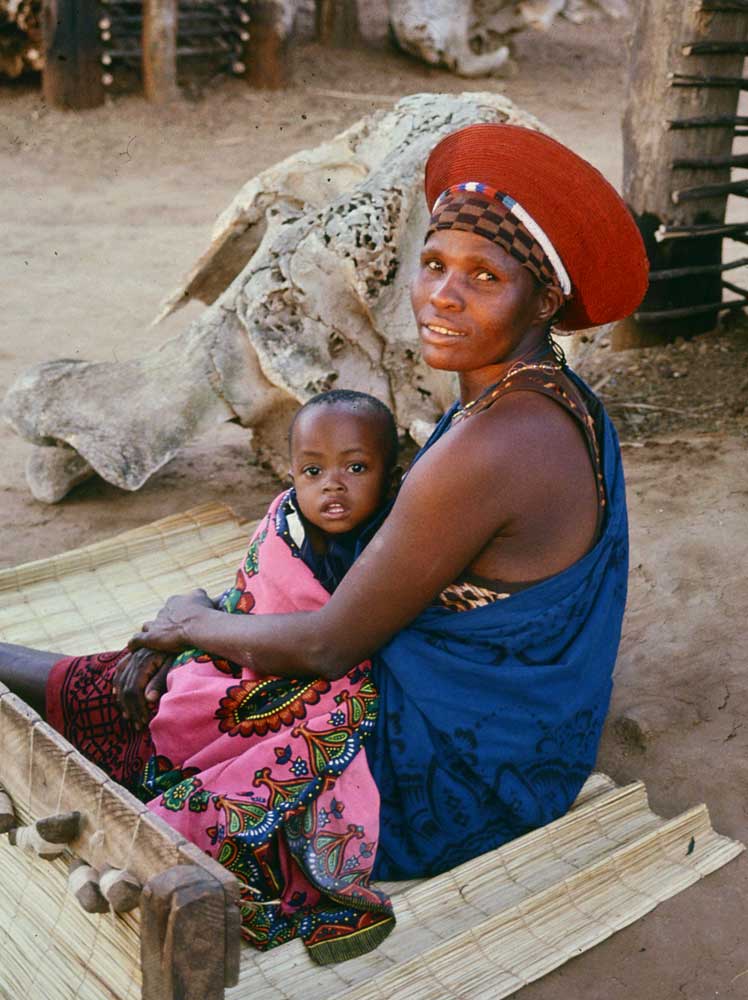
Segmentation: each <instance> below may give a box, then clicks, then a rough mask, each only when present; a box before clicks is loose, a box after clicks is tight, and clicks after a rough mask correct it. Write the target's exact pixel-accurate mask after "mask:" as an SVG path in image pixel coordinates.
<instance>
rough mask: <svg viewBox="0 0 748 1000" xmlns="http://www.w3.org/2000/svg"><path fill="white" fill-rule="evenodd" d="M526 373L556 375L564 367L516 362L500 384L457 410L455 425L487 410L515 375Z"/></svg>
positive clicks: (545, 363) (551, 364)
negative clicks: (500, 390)
mask: <svg viewBox="0 0 748 1000" xmlns="http://www.w3.org/2000/svg"><path fill="white" fill-rule="evenodd" d="M525 371H534V372H543V373H544V374H547V375H555V374H556V373H557V372H560V371H563V367H562V366H561V365H560V364H557V363H556V362H555V361H515V363H514V364H513V365H512V366H511V367H510V368H509V370H508V371H507V372H506V373H505V374H504V375H502V376H501V378H500V379H499V381H498V382H494V383H493V385H489V386H488V387H487V388H486V389H484V390H483V392H482V393H481V394H480V395H479V396H476V398H475V399H472V400H471V401H470V402H469V403H465V405H464V406H460V407H459V408H458V409H457V410H455V412H454V414H453V416H452V421H451V422H452V423H453V424H456V423H459V422H460V421H461V420H466V419H467V418H468V417H470V416H472V415H473V414H474V413H480V412H481V410H485V409H486V407H488V406H490V405H491V403H492V402H493V401H494V398H495V397H496V394H497V393H498V391H499V389H504V388H506V387H507V384H508V381H509V380H510V379H511V378H512V377H513V376H514V375H518V374H519V373H520V372H525ZM481 403H482V404H483V405H482V406H481V405H479V404H481Z"/></svg>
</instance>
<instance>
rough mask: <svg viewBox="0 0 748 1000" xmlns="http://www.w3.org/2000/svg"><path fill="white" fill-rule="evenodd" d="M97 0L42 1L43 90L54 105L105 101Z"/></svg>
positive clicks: (89, 104)
mask: <svg viewBox="0 0 748 1000" xmlns="http://www.w3.org/2000/svg"><path fill="white" fill-rule="evenodd" d="M97 15H98V5H97V0H43V3H42V39H43V44H44V54H45V55H44V71H43V74H42V92H43V94H44V100H45V101H46V102H47V104H49V105H51V106H52V107H55V108H69V109H71V110H76V111H77V110H83V109H85V108H95V107H98V106H99V105H100V104H103V103H104V96H105V90H104V85H103V83H102V82H101V45H100V41H99V27H98V16H97Z"/></svg>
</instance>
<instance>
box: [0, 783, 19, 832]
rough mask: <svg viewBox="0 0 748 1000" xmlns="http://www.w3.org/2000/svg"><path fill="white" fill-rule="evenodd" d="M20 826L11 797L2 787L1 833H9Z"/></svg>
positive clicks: (0, 787) (0, 788)
mask: <svg viewBox="0 0 748 1000" xmlns="http://www.w3.org/2000/svg"><path fill="white" fill-rule="evenodd" d="M15 826H18V821H17V820H16V814H15V811H14V809H13V802H12V800H11V797H10V795H8V793H7V792H6V791H5V789H4V788H3V786H2V785H0V833H7V832H8V830H12V829H13V827H15Z"/></svg>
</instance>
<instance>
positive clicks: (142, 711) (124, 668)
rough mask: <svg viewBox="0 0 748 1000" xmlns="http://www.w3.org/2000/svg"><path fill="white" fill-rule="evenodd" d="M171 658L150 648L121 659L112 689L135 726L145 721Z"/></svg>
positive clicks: (156, 702) (146, 722) (161, 691)
mask: <svg viewBox="0 0 748 1000" xmlns="http://www.w3.org/2000/svg"><path fill="white" fill-rule="evenodd" d="M173 664H174V657H173V656H171V655H170V654H168V653H161V652H158V651H157V650H153V649H139V650H138V651H137V652H135V653H128V654H127V655H126V656H124V657H123V658H122V660H121V661H120V663H119V666H118V667H117V671H116V673H115V675H114V683H113V686H112V687H113V691H114V695H115V697H116V698H117V700H118V701H119V704H120V707H121V709H122V714H123V716H124V717H125V718H126V719H129V720H130V722H132V724H133V726H134V727H135V728H136V729H142V728H143V727H144V726H146V725H147V724H148V718H149V714H150V711H151V709H153V708H155V707H156V705H157V704H158V700H159V698H160V697H161V694H162V693H163V691H165V690H166V677H167V675H168V673H169V671H170V670H171V668H172V666H173Z"/></svg>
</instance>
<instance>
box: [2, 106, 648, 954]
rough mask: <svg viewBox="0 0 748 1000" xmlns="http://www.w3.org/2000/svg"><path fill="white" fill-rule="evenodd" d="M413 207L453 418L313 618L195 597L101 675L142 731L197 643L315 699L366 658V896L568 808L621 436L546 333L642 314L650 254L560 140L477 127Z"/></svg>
mask: <svg viewBox="0 0 748 1000" xmlns="http://www.w3.org/2000/svg"><path fill="white" fill-rule="evenodd" d="M426 195H427V199H428V203H429V206H430V207H431V209H432V216H431V222H430V225H429V230H428V233H427V236H426V241H425V244H424V248H423V253H422V255H421V262H420V267H419V270H418V273H417V275H416V276H415V279H414V282H413V290H412V300H413V308H414V313H415V317H416V321H417V324H418V330H419V335H420V339H421V343H422V348H423V352H424V357H425V360H426V362H427V363H428V364H429V365H431V366H432V367H434V368H439V369H443V370H446V371H452V372H456V373H457V374H458V376H459V383H460V402H459V403H458V404H456V405H455V407H453V409H452V410H451V411H450V412H449V413H447V414H446V415H445V417H444V418H443V419H442V421H441V422H440V424H439V425H438V427H437V429H436V431H435V432H434V434H433V435H432V437H431V439H430V440H429V442H428V443H427V445H426V446H425V448H424V449H422V451H421V453H420V454H419V456H418V458H417V460H416V462H415V463H414V465H413V466H412V467H411V469H410V471H409V473H408V475H407V477H406V478H405V480H404V482H403V484H402V486H401V488H400V491H399V494H398V496H397V499H396V501H395V502H394V504H393V506H392V508H391V510H390V511H389V513H388V515H387V517H386V518H385V519H384V521H383V523H381V525H380V526H379V528H378V530H377V531H376V533H375V534H374V535H373V537H372V538H371V540H370V541H369V544H368V545H367V547H366V548H365V550H364V551H363V552H362V553H361V554H360V556H359V557H358V559H357V561H356V562H355V563H354V565H353V567H352V568H351V569H350V571H349V572H348V574H347V575H346V576H345V578H344V579H343V581H342V583H341V584H340V585H339V586H338V588H337V589H336V590H335V592H334V594H333V595H332V596H331V598H330V600H329V601H328V602H327V603H326V604H324V606H322V607H319V608H318V609H317V610H314V611H308V612H297V613H294V614H270V615H259V616H258V615H251V616H246V615H226V614H223V613H221V612H220V611H217V610H216V609H215V608H214V606H213V603H212V602H211V601H210V600H209V599H208V598H207V596H206V595H205V594H204V593H202V592H195V593H193V594H190V595H188V596H185V597H175V598H172V599H170V601H169V602H168V603H167V605H166V606H165V608H164V609H163V610H162V611H161V612H160V613H159V615H158V617H157V618H156V619H155V620H154V621H153V622H148V623H146V624H145V625H144V626H143V628H142V630H141V631H140V632H139V633H138V634H137V635H135V636H134V637H133V639H132V640H131V643H130V648H131V650H134V651H137V652H135V655H134V656H133V657H132V658H130V659H129V660H128V661H127V662H126V663H122V664H121V665H120V667H119V668H118V673H117V678H116V684H117V687H118V690H119V697H120V699H121V702H122V705H123V706H124V711H125V713H126V714H127V715H128V716H129V717H130V718H131V719H132V720H133V721H134V722H135V723H137V724H138V725H142V724H143V723H145V722H146V721H147V719H148V713H147V701H148V698H151V699H153V700H155V699H157V697H158V694H159V692H160V690H162V688H163V682H164V678H165V675H166V670H165V669H159V668H160V667H161V664H162V663H163V662H164V657H163V655H162V654H174V653H179V652H181V651H183V650H185V649H190V648H192V647H197V648H199V649H201V650H206V651H209V653H210V655H211V656H212V657H213V658H221V660H225V661H229V662H230V663H232V664H235V665H238V667H240V668H242V669H244V670H246V671H249V672H250V673H251V676H253V677H254V676H263V675H267V674H271V675H276V676H280V677H284V676H288V677H293V678H298V679H302V680H303V679H309V678H321V679H325V680H327V681H334V680H336V679H342V678H344V677H345V676H348V677H350V673H348V672H349V671H351V670H352V668H355V667H356V664H359V663H361V661H363V660H365V659H366V658H367V657H372V656H373V666H372V670H371V676H372V678H373V680H374V683H375V685H376V688H377V690H378V692H379V709H378V713H377V714H376V720H375V721H374V722H373V726H372V731H371V732H370V733H369V734H368V736H367V738H366V740H365V741H364V747H365V754H366V760H367V761H368V765H369V770H370V773H371V775H372V776H373V779H374V782H375V785H376V787H375V788H374V789H373V792H372V794H373V795H376V792H377V790H378V793H379V796H380V797H381V807H380V816H379V820H380V823H379V825H380V835H379V845H378V850H377V852H376V858H375V860H374V862H373V874H374V876H375V877H379V878H408V877H415V876H423V875H429V874H435V873H437V872H439V871H443V870H445V869H446V868H449V867H451V866H453V865H455V864H457V863H459V862H462V861H465V860H467V859H469V858H471V857H474V856H475V855H477V854H479V853H481V852H483V851H485V850H488V849H490V848H493V847H496V846H498V845H499V844H501V843H503V842H505V841H506V840H509V839H511V838H513V837H516V836H518V835H520V834H522V833H524V832H526V831H528V830H530V829H533V828H535V827H538V826H540V825H543V824H545V823H547V822H549V821H551V820H552V819H555V818H556V817H558V816H560V815H562V814H563V812H565V811H566V809H568V807H569V805H570V804H571V802H572V801H573V799H574V797H575V796H576V794H577V793H578V791H579V789H580V787H581V785H582V783H583V782H584V780H585V779H586V777H587V776H588V774H589V773H590V771H591V769H592V766H593V763H594V759H595V753H596V749H597V744H598V740H599V736H600V730H601V727H602V723H603V720H604V717H605V713H606V710H607V706H608V701H609V697H610V689H611V675H612V670H613V666H614V662H615V656H616V651H617V646H618V641H619V637H620V627H621V619H622V614H623V606H624V601H625V593H626V573H627V530H626V512H625V498H624V491H623V479H622V471H621V465H620V454H619V450H618V444H617V440H616V436H615V432H614V431H613V429H612V427H611V425H610V422H609V421H608V418H607V416H606V415H605V413H604V411H603V410H602V408H601V407H600V404H599V403H598V402H597V400H596V399H595V398H594V396H592V394H591V393H590V392H589V390H588V389H587V388H586V387H585V386H584V385H583V384H582V383H581V382H580V381H579V379H578V378H576V376H574V375H573V373H572V372H571V371H570V370H569V369H568V368H567V367H566V366H565V363H564V362H563V361H562V360H561V359H560V358H557V357H556V356H555V352H554V349H553V347H552V342H551V340H550V328H551V324H555V325H557V326H559V327H561V328H565V329H569V330H573V329H579V328H584V327H589V326H592V325H597V324H600V323H604V322H609V321H612V320H615V319H619V318H622V317H623V316H625V315H627V314H628V313H630V312H631V311H632V310H633V309H634V308H635V307H636V306H637V304H638V303H639V301H640V300H641V298H642V296H643V294H644V291H645V289H646V275H647V264H646V258H645V255H644V251H643V247H642V243H641V239H640V238H639V235H638V232H637V230H636V228H635V226H634V224H633V222H632V220H631V218H630V216H629V214H628V212H627V210H626V208H625V206H624V204H623V202H622V201H621V200H620V198H619V197H618V195H617V194H616V193H615V192H614V190H613V189H612V188H611V187H610V185H609V184H608V183H607V182H606V181H605V180H604V178H602V176H601V175H600V174H599V173H598V172H597V171H596V170H594V168H592V167H591V166H590V165H589V164H587V163H586V162H585V161H583V160H581V159H580V158H579V157H577V156H576V155H575V154H574V153H572V152H571V151H570V150H568V149H566V148H565V147H563V146H561V145H560V144H558V143H556V142H555V141H554V140H552V139H549V138H548V137H547V136H544V135H541V134H540V133H537V132H534V131H530V130H527V129H523V128H519V127H516V126H507V125H490V124H482V125H475V126H470V127H468V128H466V129H462V130H460V131H459V132H456V133H453V134H452V135H450V136H447V137H446V138H445V139H443V140H442V141H441V142H440V143H439V144H438V145H437V146H436V148H435V149H434V150H433V152H432V154H431V156H430V158H429V161H428V164H427V169H426ZM152 651H156V653H155V654H154V653H153V652H152ZM27 657H28V658H27V659H25V660H24V659H23V657H22V656H19V655H18V654H16V655H15V659H14V664H15V665H14V666H13V667H12V668H11V667H7V666H6V667H5V668H3V667H1V666H0V679H3V680H5V681H6V683H9V684H10V685H11V686H12V687H15V688H16V690H18V691H19V693H21V694H23V695H25V697H26V698H27V699H28V700H31V701H36V703H37V704H40V703H41V701H42V700H43V693H44V688H45V685H46V678H47V676H48V675H49V673H50V671H51V670H52V668H53V665H54V663H55V661H56V660H57V658H56V657H54V656H53V655H52V654H46V655H45V656H43V657H39V656H38V655H36V654H31V653H29V654H27ZM169 665H170V662H169V663H168V664H167V666H169ZM176 669H177V670H178V669H179V667H177V668H176ZM55 670H56V671H57V674H58V675H59V673H60V665H59V664H58V665H57V667H55ZM157 670H159V672H158V674H156V671H157ZM65 671H67V673H68V674H69V670H68V667H67V666H66V667H65ZM154 674H156V676H155V677H154ZM149 680H150V684H149ZM146 685H148V689H147V691H146ZM373 718H374V713H373V712H372V719H373ZM282 750H283V748H279V752H281V753H282ZM289 752H290V750H289ZM357 759H358V760H359V762H360V761H361V760H362V755H360V754H359V755H358V758H357ZM258 773H259V772H258ZM176 779H181V781H179V782H178V784H177V785H176V786H175V785H173V784H172V786H171V789H170V790H169V791H168V792H167V794H165V795H164V798H163V799H162V800H161V803H162V804H163V802H164V801H166V804H167V806H168V804H169V801H170V800H169V799H168V795H169V794H172V795H173V789H174V788H175V787H176V788H179V789H180V795H181V794H183V797H184V800H185V801H189V803H190V805H189V809H193V807H194V809H195V810H196V811H199V810H200V809H201V808H203V806H204V805H205V802H206V798H205V797H206V796H207V792H206V791H205V789H195V788H193V787H192V786H189V787H188V786H185V785H184V783H183V782H184V776H183V775H181V776H180V775H179V774H177V775H176ZM167 785H168V781H167ZM156 787H158V786H157V785H153V786H152V788H156ZM162 787H164V786H162ZM208 787H210V785H208ZM247 794H248V795H250V797H251V795H252V794H253V793H251V792H248V793H247ZM336 801H337V800H333V803H335V802H336ZM182 804H183V803H182V802H181V800H180V803H179V804H178V805H179V808H181V806H182ZM337 804H338V807H339V808H338V811H339V812H341V808H340V802H338V803H337ZM245 805H246V803H245ZM175 808H176V807H175ZM332 811H333V812H334V811H335V805H334V804H333V806H332ZM184 815H186V812H185V813H184ZM315 815H316V814H315ZM324 818H325V821H327V819H328V818H329V810H328V809H327V808H325V810H324ZM339 818H340V817H339ZM177 825H178V824H177ZM212 829H218V827H217V826H216V827H213V828H212ZM348 829H349V830H354V831H355V829H356V827H355V825H354V826H349V827H348ZM352 835H353V834H352ZM216 836H218V834H216ZM229 867H231V865H229ZM291 881H293V880H291ZM284 891H285V890H284ZM330 896H331V898H335V895H334V893H331V894H330ZM283 899H284V900H285V901H286V903H287V904H288V905H290V903H289V896H288V893H287V892H286V895H285V896H284V897H283ZM367 905H368V904H367ZM362 908H365V906H364V904H362ZM328 931H329V929H328ZM328 931H326V933H328ZM329 933H332V931H329ZM380 937H381V934H380ZM351 953H353V952H351ZM333 957H334V956H333ZM338 957H339V956H338Z"/></svg>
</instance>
